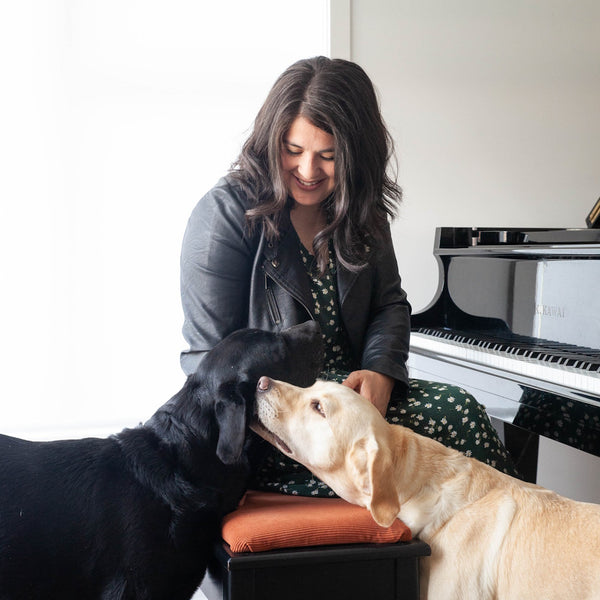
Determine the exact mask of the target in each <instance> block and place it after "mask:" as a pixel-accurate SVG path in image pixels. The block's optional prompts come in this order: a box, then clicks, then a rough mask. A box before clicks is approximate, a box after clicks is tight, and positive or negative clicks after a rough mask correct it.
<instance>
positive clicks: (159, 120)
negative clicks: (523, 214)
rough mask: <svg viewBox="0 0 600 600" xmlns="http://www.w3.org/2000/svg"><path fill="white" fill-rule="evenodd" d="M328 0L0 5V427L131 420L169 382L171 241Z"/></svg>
mask: <svg viewBox="0 0 600 600" xmlns="http://www.w3.org/2000/svg"><path fill="white" fill-rule="evenodd" d="M328 49H329V35H328V3H327V1H326V0H305V1H304V2H303V7H302V10H300V11H298V9H297V6H296V5H294V4H292V3H287V2H280V1H279V0H254V1H253V2H247V1H246V0H220V1H219V2H203V1H197V0H86V1H85V2H82V1H80V0H18V1H17V2H2V3H1V4H0V67H1V68H0V72H1V73H2V78H1V80H0V85H2V93H1V94H0V132H1V133H0V171H1V176H0V211H1V213H0V274H1V286H2V287H1V290H0V432H2V433H11V434H15V435H21V436H23V437H29V438H35V439H47V438H53V437H67V436H73V437H77V436H80V435H85V434H94V435H96V434H102V433H110V432H113V431H117V430H119V429H120V428H121V427H123V426H132V425H136V424H137V423H138V422H139V421H141V420H145V419H146V418H147V417H148V416H149V415H150V414H151V413H152V412H153V411H154V410H155V409H156V408H157V407H158V406H159V405H160V404H162V403H163V402H165V401H166V400H168V398H169V397H170V396H171V395H173V394H174V393H175V392H176V391H177V390H178V389H179V388H180V386H181V385H182V383H183V374H182V372H181V370H180V367H179V352H180V351H181V350H182V349H183V348H184V340H183V337H182V336H181V325H182V321H183V316H182V312H181V307H180V299H179V252H180V246H181V238H182V236H183V231H184V228H185V225H186V222H187V219H188V216H189V213H190V212H191V210H192V207H193V206H194V204H195V203H196V202H197V201H198V199H199V198H200V196H201V195H202V194H203V193H204V192H205V191H207V190H208V189H209V187H211V186H212V185H213V184H214V183H215V181H216V180H217V179H218V178H219V177H220V176H221V175H223V174H224V173H225V171H226V170H227V169H228V167H229V165H230V164H231V162H232V161H233V160H234V158H235V157H236V155H237V153H238V150H239V147H240V144H241V143H242V141H243V139H245V137H246V135H247V133H248V131H249V128H250V127H251V125H252V120H253V119H254V116H255V114H256V112H257V110H258V108H259V107H260V105H261V104H262V101H263V100H264V98H265V96H266V94H267V92H268V90H269V88H270V87H271V85H272V84H273V82H274V80H275V78H276V77H277V76H278V75H279V74H280V72H281V71H283V69H285V68H286V67H287V66H288V65H289V64H291V63H292V62H293V61H295V60H297V59H299V58H304V57H305V56H307V55H312V54H319V53H321V54H325V53H327V52H328Z"/></svg>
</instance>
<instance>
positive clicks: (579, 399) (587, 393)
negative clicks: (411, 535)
mask: <svg viewBox="0 0 600 600" xmlns="http://www.w3.org/2000/svg"><path fill="white" fill-rule="evenodd" d="M434 254H435V257H436V259H437V262H438V265H439V268H440V283H439V287H438V290H437V292H436V295H435V297H434V298H433V300H432V302H431V303H430V305H429V306H428V307H427V308H426V309H425V310H424V311H422V312H420V313H417V314H415V315H413V318H412V334H411V356H410V360H409V367H410V371H411V376H413V377H418V378H422V379H434V380H441V381H447V382H449V383H453V384H456V385H460V386H461V387H463V388H465V389H466V390H467V391H469V392H471V393H472V394H473V395H474V396H475V397H476V398H477V399H478V400H479V401H480V402H481V403H482V404H484V405H485V406H486V409H487V411H488V414H489V415H490V418H491V420H492V422H493V424H494V425H495V426H496V428H497V429H498V431H499V433H500V435H501V437H502V438H503V439H504V441H505V443H506V445H507V448H508V449H509V451H510V452H511V454H512V456H513V458H514V459H515V461H516V463H517V467H518V468H519V469H520V471H521V473H522V474H523V477H524V479H527V480H529V481H533V482H537V483H539V484H540V485H544V486H546V487H549V488H552V489H556V491H558V492H560V493H563V494H565V495H567V496H570V497H573V498H577V499H581V500H588V501H593V502H600V230H590V229H587V230H585V229H576V230H563V229H517V228H510V229H492V228H439V229H437V231H436V239H435V246H434ZM561 465H562V466H561Z"/></svg>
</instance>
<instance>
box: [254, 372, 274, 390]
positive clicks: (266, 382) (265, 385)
mask: <svg viewBox="0 0 600 600" xmlns="http://www.w3.org/2000/svg"><path fill="white" fill-rule="evenodd" d="M270 387H271V380H270V379H269V378H268V377H265V376H264V375H263V376H262V377H261V378H260V379H259V380H258V385H257V386H256V389H257V390H258V391H259V392H266V391H268V389H269V388H270Z"/></svg>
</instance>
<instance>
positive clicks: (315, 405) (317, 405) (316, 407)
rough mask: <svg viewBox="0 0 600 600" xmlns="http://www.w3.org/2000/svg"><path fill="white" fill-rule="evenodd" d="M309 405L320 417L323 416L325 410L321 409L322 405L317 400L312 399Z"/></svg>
mask: <svg viewBox="0 0 600 600" xmlns="http://www.w3.org/2000/svg"><path fill="white" fill-rule="evenodd" d="M310 406H311V408H312V409H313V410H316V411H317V412H318V413H319V414H320V415H321V416H322V417H325V411H324V410H323V407H322V406H321V403H320V402H319V401H318V400H313V401H312V402H311V403H310Z"/></svg>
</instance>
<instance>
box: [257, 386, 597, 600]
mask: <svg viewBox="0 0 600 600" xmlns="http://www.w3.org/2000/svg"><path fill="white" fill-rule="evenodd" d="M255 411H256V418H255V421H254V424H253V425H252V428H253V429H254V431H256V432H257V433H258V434H259V435H261V436H262V437H264V438H265V439H266V440H268V441H269V442H271V443H272V444H274V445H275V446H276V447H277V448H279V450H281V452H283V453H284V454H286V455H287V456H289V457H291V458H293V459H295V460H296V461H298V462H300V463H302V464H304V465H305V466H306V467H308V468H309V469H310V470H311V471H312V472H313V473H314V474H315V475H316V476H317V477H319V478H320V479H321V480H322V481H324V482H325V483H327V484H328V485H329V486H330V487H331V488H332V489H333V490H334V491H335V492H336V493H337V494H338V495H339V496H341V497H342V498H344V499H345V500H347V501H348V502H352V503H354V504H358V505H360V506H364V507H366V508H367V509H368V510H369V511H370V512H371V514H372V515H373V518H374V519H375V521H376V522H377V523H379V525H382V526H384V527H389V526H390V525H391V524H392V522H393V521H394V519H396V518H400V519H402V521H404V522H405V523H406V524H407V525H408V526H409V527H410V528H411V530H412V532H413V535H415V536H418V537H419V538H420V539H422V540H423V541H425V542H427V543H428V544H429V545H430V546H431V551H432V552H431V558H427V559H422V563H421V596H422V598H429V599H430V600H443V599H448V600H470V599H472V600H486V599H489V600H492V599H494V600H521V599H522V600H530V599H542V598H543V599H556V600H587V599H600V505H596V504H584V503H582V502H575V501H573V500H569V499H567V498H564V497H562V496H559V495H558V494H555V493H554V492H551V491H548V490H545V489H544V488H541V487H539V486H535V485H532V484H528V483H523V482H521V481H519V480H517V479H514V478H512V477H509V476H508V475H504V474H502V473H500V472H499V471H496V470H495V469H493V468H492V467H489V466H487V465H485V464H483V463H481V462H479V461H477V460H475V459H473V458H467V457H466V456H464V455H463V454H461V453H459V452H458V451H456V450H452V449H449V448H446V447H445V446H443V445H442V444H440V443H438V442H436V441H434V440H431V439H428V438H426V437H423V436H421V435H418V434H416V433H414V432H413V431H411V430H410V429H407V428H405V427H402V426H400V425H390V424H388V423H387V422H386V420H385V419H384V418H383V417H382V416H381V414H380V413H379V412H378V411H377V409H376V408H375V407H374V406H373V405H372V404H370V403H369V402H368V401H367V400H365V399H364V398H363V397H362V396H360V395H358V394H357V393H355V392H353V391H352V390H351V389H350V388H347V387H345V386H342V385H340V384H337V383H332V382H324V381H318V382H317V383H315V384H314V385H313V386H312V387H309V388H298V387H294V386H292V385H289V384H286V383H283V382H280V381H275V380H272V379H269V378H267V377H262V378H261V379H260V380H259V383H258V388H257V392H256V408H255Z"/></svg>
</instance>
